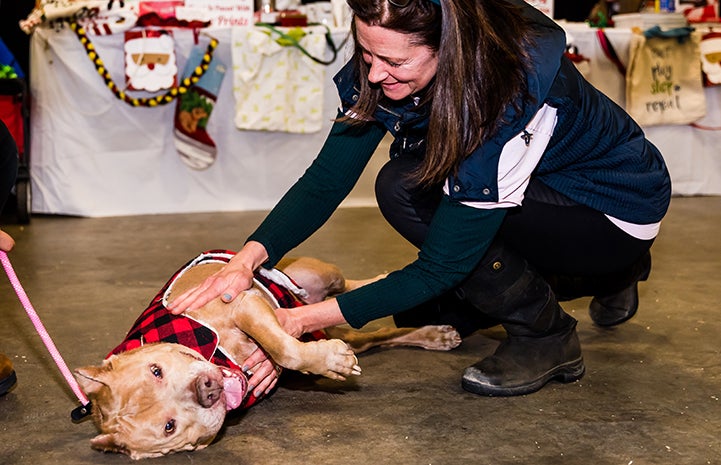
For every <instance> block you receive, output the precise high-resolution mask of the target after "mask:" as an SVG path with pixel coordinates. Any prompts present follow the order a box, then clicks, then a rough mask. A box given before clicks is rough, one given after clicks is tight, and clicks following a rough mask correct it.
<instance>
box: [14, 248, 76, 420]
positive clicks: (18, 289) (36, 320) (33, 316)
mask: <svg viewBox="0 0 721 465" xmlns="http://www.w3.org/2000/svg"><path fill="white" fill-rule="evenodd" d="M0 262H2V264H3V268H5V273H7V275H8V278H9V279H10V284H12V286H13V289H15V293H16V294H17V295H18V299H20V303H22V304H23V307H24V308H25V311H26V312H27V314H28V317H30V321H32V322H33V325H34V326H35V330H36V331H37V332H38V334H39V335H40V338H41V339H42V340H43V343H44V344H45V347H47V349H48V351H49V352H50V355H51V356H52V357H53V360H55V364H56V365H57V366H58V368H59V369H60V372H61V373H62V374H63V376H64V377H65V380H66V381H67V382H68V384H69V385H70V388H71V389H72V390H73V392H74V393H75V395H76V396H77V397H78V400H80V403H81V404H83V405H82V406H80V407H78V408H76V409H75V410H73V411H72V413H71V415H70V416H71V417H72V419H73V420H74V421H78V420H80V419H82V418H83V417H85V416H87V415H88V414H89V413H90V401H89V400H88V398H87V397H86V396H85V393H84V392H83V391H82V390H81V389H80V385H79V384H78V381H77V380H76V379H75V378H74V377H73V374H72V373H71V372H70V370H69V369H68V366H67V365H66V364H65V360H63V357H62V356H61V355H60V352H59V351H58V349H57V348H56V347H55V344H54V343H53V340H52V339H51V338H50V335H49V334H48V332H47V331H46V330H45V326H43V322H42V321H40V317H39V316H38V314H37V312H36V311H35V309H34V308H33V306H32V304H31V303H30V299H29V298H28V295H27V294H26V293H25V290H24V289H23V287H22V285H21V284H20V280H19V279H18V277H17V275H16V274H15V270H14V269H13V266H12V264H11V263H10V259H9V258H8V254H7V253H6V252H5V251H3V250H0Z"/></svg>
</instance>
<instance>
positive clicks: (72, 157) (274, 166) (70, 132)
mask: <svg viewBox="0 0 721 465" xmlns="http://www.w3.org/2000/svg"><path fill="white" fill-rule="evenodd" d="M207 32H208V34H210V35H212V36H213V37H215V38H216V39H218V41H219V45H218V47H217V48H216V50H215V56H217V57H219V58H220V59H221V60H222V61H223V62H224V63H225V64H226V66H227V72H226V75H225V77H224V79H223V81H222V84H221V87H220V90H219V92H218V96H217V101H216V103H215V107H214V108H213V111H212V113H211V115H210V118H209V120H208V121H209V122H208V126H207V132H208V135H209V136H210V137H211V139H212V140H213V141H214V142H215V144H216V146H217V158H216V160H215V162H214V163H213V164H212V165H211V166H210V167H208V168H207V169H205V170H194V169H191V168H190V167H188V166H187V165H186V164H184V163H183V161H182V160H181V158H180V156H179V155H178V153H177V151H176V148H175V145H174V113H175V107H176V102H172V103H170V104H168V105H162V106H157V107H153V108H148V107H133V106H130V105H128V104H126V103H125V102H122V101H121V100H119V99H118V98H116V97H115V96H114V95H113V94H112V93H111V91H110V90H109V89H108V88H107V87H106V84H105V83H104V81H103V79H102V78H101V77H100V75H99V74H98V73H97V71H96V69H95V67H94V65H93V63H92V62H91V60H90V59H88V56H87V55H86V51H85V49H84V48H83V46H82V45H81V43H80V41H79V40H78V38H77V37H76V35H75V34H74V33H73V32H72V31H71V30H70V29H69V28H68V27H67V26H65V27H64V28H61V29H57V30H55V29H47V28H43V29H38V30H37V31H35V32H34V34H33V36H32V38H31V76H32V82H31V90H32V96H33V105H32V116H31V134H32V144H31V154H32V155H31V176H32V189H33V196H32V197H33V200H32V211H33V212H34V213H50V214H70V215H80V216H113V215H132V214H153V213H186V212H201V211H242V210H263V209H269V208H271V207H272V206H273V205H274V204H275V203H276V202H277V201H278V200H279V199H280V197H281V196H282V195H283V193H285V191H286V190H287V189H288V188H289V187H290V186H291V185H292V184H293V182H295V180H297V179H298V178H299V177H300V176H301V175H302V174H303V172H304V171H305V169H306V168H307V167H308V165H309V164H310V163H311V161H312V160H313V159H314V158H315V156H316V155H317V154H318V152H319V150H320V148H321V146H322V144H323V142H324V141H325V137H326V136H327V134H328V131H329V129H330V127H331V124H332V121H331V120H332V119H333V118H334V117H335V116H336V112H337V109H338V102H339V99H338V94H337V91H336V89H335V86H334V85H333V82H332V77H333V75H334V74H335V73H336V72H337V71H338V70H339V69H340V67H341V66H342V65H343V63H344V62H345V61H346V59H347V53H346V51H345V50H341V51H340V52H339V53H338V57H337V59H336V60H335V61H334V62H333V63H332V64H331V65H329V66H325V67H323V66H321V67H322V68H323V77H322V83H321V84H322V87H323V89H322V127H321V129H320V130H319V131H316V132H312V133H305V134H302V133H291V132H282V131H263V130H240V129H237V128H236V125H235V122H234V118H235V112H236V105H235V99H234V93H233V70H232V60H231V37H232V30H231V29H230V28H223V29H211V30H209V31H207ZM266 32H267V31H266ZM347 34H348V32H347V30H345V31H333V33H332V38H333V42H334V43H335V44H336V46H341V45H342V44H343V42H344V39H346V37H347ZM89 37H90V40H91V41H92V43H93V45H94V47H95V49H96V50H97V52H98V55H99V56H100V58H101V59H102V60H103V62H104V64H105V66H106V67H107V69H108V70H109V72H110V74H111V76H112V78H113V80H114V81H115V82H116V83H118V85H119V86H121V87H122V86H123V84H124V77H125V76H124V65H123V63H124V51H123V44H124V35H123V34H122V33H121V34H112V35H100V36H95V35H89ZM173 37H174V40H175V54H176V59H177V62H178V70H179V73H181V72H182V70H183V66H184V62H185V60H186V59H187V58H188V55H189V53H190V50H191V48H192V47H193V46H194V45H195V44H196V42H197V44H199V45H200V46H203V47H204V46H205V45H206V44H207V43H208V38H207V37H205V36H204V35H203V34H201V35H200V36H197V37H196V36H195V35H194V34H193V31H192V30H189V29H175V30H173ZM275 37H277V36H275ZM253 46H257V44H255V45H253ZM292 50H293V52H292V53H296V54H297V55H298V56H302V55H301V51H300V50H298V49H292ZM331 56H332V53H331V52H330V48H327V49H326V54H325V56H323V57H321V58H323V59H329V58H330V57H331ZM134 95H143V94H142V93H140V94H137V93H134ZM149 95H156V94H149ZM316 103H319V102H316ZM364 191H365V192H361V193H360V194H357V195H356V194H355V192H357V191H354V194H353V195H352V196H351V198H349V200H348V204H350V205H370V204H373V203H374V198H373V194H372V192H371V191H370V189H365V190H364Z"/></svg>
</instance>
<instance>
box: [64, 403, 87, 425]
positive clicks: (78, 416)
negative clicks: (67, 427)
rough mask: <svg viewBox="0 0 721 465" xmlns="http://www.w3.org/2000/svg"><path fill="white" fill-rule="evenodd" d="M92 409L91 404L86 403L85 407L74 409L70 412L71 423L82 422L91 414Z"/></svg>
mask: <svg viewBox="0 0 721 465" xmlns="http://www.w3.org/2000/svg"><path fill="white" fill-rule="evenodd" d="M92 407H93V404H92V403H91V402H88V403H87V404H85V405H81V406H80V407H76V408H74V409H73V411H72V412H70V418H71V419H72V420H73V423H80V422H81V421H83V420H84V419H85V418H86V417H87V416H88V415H90V413H91V412H92V410H93V409H92Z"/></svg>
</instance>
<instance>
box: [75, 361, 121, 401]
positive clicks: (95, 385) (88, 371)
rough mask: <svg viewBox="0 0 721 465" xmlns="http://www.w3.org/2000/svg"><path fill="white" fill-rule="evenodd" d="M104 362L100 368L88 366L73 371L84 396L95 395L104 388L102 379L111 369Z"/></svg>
mask: <svg viewBox="0 0 721 465" xmlns="http://www.w3.org/2000/svg"><path fill="white" fill-rule="evenodd" d="M106 362H107V361H106ZM106 362H103V364H102V365H100V366H95V365H90V366H86V367H81V368H76V369H75V379H77V380H78V384H80V388H81V389H82V390H83V392H84V393H85V394H87V395H91V394H97V393H98V392H99V391H100V390H101V389H102V388H103V387H104V386H106V384H105V383H104V382H103V377H104V375H105V374H107V373H108V372H109V371H110V370H111V369H112V366H111V365H110V364H108V363H106Z"/></svg>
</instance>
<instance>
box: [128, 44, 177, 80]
mask: <svg viewBox="0 0 721 465" xmlns="http://www.w3.org/2000/svg"><path fill="white" fill-rule="evenodd" d="M177 74H178V66H177V64H176V61H175V43H174V41H173V37H172V36H171V35H170V33H168V32H166V31H152V30H151V31H128V32H126V34H125V75H126V78H127V84H128V89H129V90H145V91H148V92H157V91H158V90H161V89H170V88H171V87H173V86H174V85H175V84H176V78H177Z"/></svg>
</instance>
